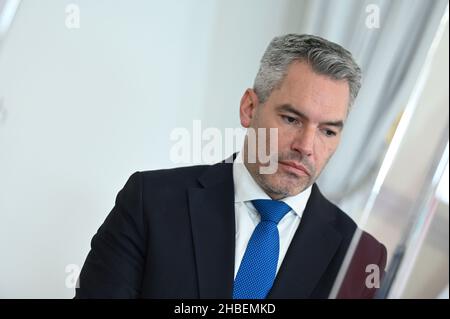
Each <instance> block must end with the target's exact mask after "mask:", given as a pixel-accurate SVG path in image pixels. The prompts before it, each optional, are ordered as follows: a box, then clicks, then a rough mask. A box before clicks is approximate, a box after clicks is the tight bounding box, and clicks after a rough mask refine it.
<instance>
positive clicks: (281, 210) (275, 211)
mask: <svg viewBox="0 0 450 319" xmlns="http://www.w3.org/2000/svg"><path fill="white" fill-rule="evenodd" d="M252 204H253V206H255V208H256V209H257V210H258V212H259V214H260V215H261V221H271V222H274V223H275V224H278V223H279V222H280V220H281V219H282V218H283V217H284V215H286V214H287V213H288V212H289V211H290V210H291V207H290V206H289V205H288V204H286V203H285V202H282V201H278V200H271V199H256V200H252Z"/></svg>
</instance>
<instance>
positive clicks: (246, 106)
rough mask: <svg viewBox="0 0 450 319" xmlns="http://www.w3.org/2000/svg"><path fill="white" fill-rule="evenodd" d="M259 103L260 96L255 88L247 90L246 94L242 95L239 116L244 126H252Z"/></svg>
mask: <svg viewBox="0 0 450 319" xmlns="http://www.w3.org/2000/svg"><path fill="white" fill-rule="evenodd" d="M258 103H259V101H258V96H257V95H256V93H255V91H254V90H253V89H247V90H245V92H244V95H242V98H241V105H240V107H239V116H240V118H241V125H242V126H243V127H245V128H248V127H250V125H251V123H252V119H253V118H254V115H255V110H256V107H257V106H258Z"/></svg>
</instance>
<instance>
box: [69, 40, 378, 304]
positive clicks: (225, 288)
mask: <svg viewBox="0 0 450 319" xmlns="http://www.w3.org/2000/svg"><path fill="white" fill-rule="evenodd" d="M360 79H361V72H360V69H359V67H358V66H357V64H356V63H355V62H354V61H353V58H352V56H351V54H350V53H349V52H348V51H346V50H345V49H343V48H342V47H340V46H339V45H337V44H334V43H332V42H329V41H327V40H325V39H322V38H319V37H316V36H310V35H295V34H288V35H285V36H281V37H277V38H275V39H274V40H273V41H272V42H271V43H270V45H269V47H268V48H267V50H266V52H265V54H264V56H263V58H262V60H261V66H260V69H259V72H258V74H257V76H256V79H255V83H254V87H253V89H247V90H246V91H245V93H244V95H243V97H242V99H241V104H240V119H241V124H242V125H243V126H244V127H246V128H248V129H250V130H254V132H255V134H254V136H256V140H257V143H254V142H255V141H251V140H250V137H251V135H250V134H248V135H247V136H246V139H245V143H244V149H243V152H240V153H238V154H237V156H236V154H235V156H234V157H233V158H234V161H233V162H232V161H225V162H222V163H218V164H215V165H211V166H207V165H202V166H193V167H184V168H176V169H168V170H157V171H147V172H137V173H135V174H133V175H132V176H131V177H130V179H129V180H128V182H127V183H126V185H125V186H124V188H123V189H122V190H121V191H120V192H119V194H118V196H117V199H116V204H115V207H114V208H113V210H112V211H111V213H110V214H109V216H108V217H107V218H106V220H105V222H104V224H103V225H102V226H101V227H100V229H99V230H98V232H97V234H96V235H95V236H94V238H93V239H92V249H91V251H90V253H89V255H88V257H87V259H86V262H85V264H84V267H83V269H82V272H81V274H80V281H79V288H77V291H76V297H77V298H235V299H241V298H248V299H262V298H328V297H329V296H330V293H331V291H332V288H333V284H334V283H335V281H336V279H337V278H341V279H340V281H341V282H342V284H341V285H339V287H340V289H338V290H337V292H338V294H337V297H340V298H372V297H373V296H374V294H375V291H376V288H377V287H378V286H377V285H376V284H375V285H368V280H367V276H368V275H369V274H368V273H367V269H368V268H367V267H368V266H371V267H372V266H375V268H378V269H379V272H380V273H381V274H382V273H383V271H384V267H385V264H386V249H385V248H384V246H383V245H382V244H380V243H379V242H378V241H377V240H375V239H374V238H373V237H372V236H370V235H369V234H367V233H364V232H362V233H359V232H358V229H357V227H356V224H355V223H354V222H353V221H352V220H351V219H350V218H349V217H348V216H347V215H346V214H345V213H344V212H342V211H341V210H340V209H339V208H337V207H336V206H335V205H333V204H332V203H330V202H329V201H328V200H327V199H325V197H324V196H323V195H322V194H321V193H320V191H319V189H318V187H317V185H316V184H315V183H314V182H315V180H316V179H317V178H318V176H319V175H320V173H321V172H322V170H323V168H324V167H325V165H326V164H327V162H328V160H329V159H330V158H331V156H332V155H333V153H334V152H335V150H336V148H337V146H338V144H339V140H340V137H341V132H342V129H343V126H344V123H345V120H346V118H347V115H348V112H349V109H350V106H351V105H352V103H353V101H354V99H355V98H356V95H357V93H358V90H359V87H360ZM269 128H276V129H277V130H278V131H277V132H278V134H277V135H276V137H277V147H276V150H275V151H276V152H275V153H274V154H271V158H272V159H273V158H276V160H277V161H276V164H277V167H276V169H275V171H273V172H271V173H267V172H266V173H265V172H264V168H267V167H268V163H267V162H263V161H262V158H261V154H260V153H261V146H264V145H266V146H268V147H269V148H270V145H272V144H271V143H272V142H273V141H272V140H271V139H272V136H271V135H269V134H266V135H265V136H268V137H269V136H270V138H265V137H264V136H263V135H261V133H260V132H261V131H260V130H259V129H269ZM261 140H262V141H263V142H262V143H260V141H261ZM250 144H252V145H258V147H256V149H255V150H252V149H251V147H250ZM250 155H253V156H255V160H254V161H251V160H249V159H250V157H251V156H250ZM355 234H357V235H358V234H359V235H358V238H360V240H359V243H358V244H357V245H355V247H356V249H355V253H354V257H353V259H349V261H347V262H345V266H346V267H347V266H348V269H349V271H348V272H347V273H346V274H345V273H344V276H338V273H339V270H340V268H341V265H342V264H343V263H344V260H347V259H345V256H346V252H347V250H349V247H353V245H351V242H352V238H353V236H354V235H355ZM352 251H353V249H352ZM369 269H372V268H369ZM378 279H380V278H378ZM369 282H370V281H369Z"/></svg>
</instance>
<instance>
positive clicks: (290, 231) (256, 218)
mask: <svg viewBox="0 0 450 319" xmlns="http://www.w3.org/2000/svg"><path fill="white" fill-rule="evenodd" d="M241 154H242V152H239V153H238V155H237V157H236V159H235V160H234V162H233V180H234V208H235V222H236V235H235V240H236V244H235V245H236V246H235V247H236V249H235V257H234V278H236V275H237V272H238V270H239V266H240V264H241V261H242V257H243V256H244V252H245V249H246V248H247V244H248V241H249V240H250V237H251V236H252V234H253V231H254V230H255V228H256V226H257V225H258V223H259V222H260V220H261V217H260V215H259V213H258V211H257V210H256V209H255V207H253V204H252V203H251V201H252V200H254V199H271V198H270V197H269V196H268V195H267V194H266V193H265V192H264V191H263V189H262V188H261V187H260V186H259V185H258V184H257V183H256V182H255V180H254V179H253V177H252V176H251V175H250V173H249V171H248V170H247V167H245V165H244V164H243V161H242V155H241ZM310 194H311V187H308V188H307V189H305V190H304V191H303V192H301V193H300V194H297V195H295V196H290V197H286V198H284V199H282V200H281V201H283V202H285V203H286V204H288V205H289V206H290V207H291V208H292V209H291V210H290V211H289V212H288V213H287V214H286V215H285V216H284V217H283V218H282V219H281V220H280V222H279V223H278V232H279V234H280V255H279V258H278V264H277V273H278V270H279V269H280V266H281V263H282V262H283V259H284V256H285V255H286V252H287V250H288V248H289V245H290V243H291V241H292V238H293V237H294V234H295V231H296V230H297V228H298V225H299V224H300V219H301V217H302V214H303V211H304V210H305V207H306V203H307V202H308V199H309V196H310Z"/></svg>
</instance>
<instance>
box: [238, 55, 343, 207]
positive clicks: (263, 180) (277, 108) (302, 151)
mask: <svg viewBox="0 0 450 319" xmlns="http://www.w3.org/2000/svg"><path fill="white" fill-rule="evenodd" d="M348 104H349V86H348V83H347V82H346V81H345V80H334V79H331V78H330V77H327V76H324V75H319V74H317V73H315V72H314V71H313V70H312V68H311V67H310V66H309V65H308V64H307V63H305V62H293V63H292V64H291V65H290V66H289V68H288V71H287V74H286V76H285V78H284V79H283V81H282V83H281V86H280V87H279V88H276V89H274V90H273V91H272V93H271V95H270V96H269V98H268V99H267V100H266V102H265V103H264V104H260V103H259V102H258V98H257V96H256V94H255V92H254V91H253V90H251V89H248V90H247V91H246V92H245V93H244V96H243V97H242V100H241V106H240V118H241V124H242V125H243V126H244V127H247V128H249V127H250V128H253V129H255V130H256V133H257V132H258V128H266V129H268V128H278V152H277V154H275V158H277V159H278V168H277V170H276V171H275V173H273V174H261V170H260V167H261V166H262V165H263V164H261V161H259V160H258V157H256V159H257V160H256V163H249V162H248V161H247V160H246V158H245V156H244V162H245V165H246V167H247V169H248V170H249V172H250V174H251V175H252V176H253V178H254V179H255V181H256V182H257V183H258V184H259V185H260V186H261V187H262V188H263V189H264V191H265V192H266V193H267V194H268V195H269V196H270V197H271V198H273V199H281V198H284V197H286V196H293V195H297V194H299V193H300V192H302V191H303V190H305V189H306V188H307V187H309V186H310V185H312V184H313V183H314V181H315V180H316V179H317V178H318V177H319V175H320V173H321V172H322V170H323V168H324V167H325V165H326V164H327V162H328V160H329V159H330V157H331V156H332V155H333V154H334V152H335V151H336V148H337V146H338V144H339V141H340V137H341V131H342V128H343V123H344V120H345V119H346V117H347V112H348ZM256 136H257V139H259V138H261V136H258V134H257V135H256ZM266 136H269V133H268V132H266ZM269 142H270V141H269V139H267V140H266V141H265V142H264V143H265V144H266V149H267V150H269ZM247 145H248V138H246V141H245V147H246V148H245V149H247ZM249 151H250V152H251V150H249ZM264 166H266V165H264Z"/></svg>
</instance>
